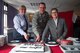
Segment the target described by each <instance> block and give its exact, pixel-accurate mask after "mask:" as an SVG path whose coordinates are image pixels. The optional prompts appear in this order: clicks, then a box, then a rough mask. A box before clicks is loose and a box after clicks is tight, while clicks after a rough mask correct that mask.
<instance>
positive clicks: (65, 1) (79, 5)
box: [4, 0, 80, 12]
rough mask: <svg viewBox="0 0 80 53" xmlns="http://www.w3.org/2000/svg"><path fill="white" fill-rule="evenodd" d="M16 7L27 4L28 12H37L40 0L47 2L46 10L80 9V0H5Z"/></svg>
mask: <svg viewBox="0 0 80 53" xmlns="http://www.w3.org/2000/svg"><path fill="white" fill-rule="evenodd" d="M4 1H5V2H7V3H9V4H10V5H12V6H13V7H15V8H16V9H17V8H18V7H19V6H20V5H25V6H26V7H27V11H28V12H36V11H37V10H38V4H39V2H45V3H46V10H47V11H48V12H49V11H50V9H51V8H53V7H56V8H58V10H59V11H60V12H62V11H70V10H75V9H80V0H4Z"/></svg>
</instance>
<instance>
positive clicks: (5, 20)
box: [3, 3, 8, 35]
mask: <svg viewBox="0 0 80 53" xmlns="http://www.w3.org/2000/svg"><path fill="white" fill-rule="evenodd" d="M7 12H8V9H7V5H6V4H5V3H4V14H3V15H4V35H7Z"/></svg>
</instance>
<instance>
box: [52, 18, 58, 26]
mask: <svg viewBox="0 0 80 53" xmlns="http://www.w3.org/2000/svg"><path fill="white" fill-rule="evenodd" d="M53 20H54V22H55V25H56V27H57V22H58V18H56V19H53Z"/></svg>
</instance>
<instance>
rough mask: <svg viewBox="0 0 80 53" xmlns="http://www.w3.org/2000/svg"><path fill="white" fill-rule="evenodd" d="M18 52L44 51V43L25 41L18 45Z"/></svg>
mask: <svg viewBox="0 0 80 53" xmlns="http://www.w3.org/2000/svg"><path fill="white" fill-rule="evenodd" d="M16 52H41V53H42V52H43V53H44V45H43V44H40V43H23V44H21V45H19V46H18V48H17V49H16Z"/></svg>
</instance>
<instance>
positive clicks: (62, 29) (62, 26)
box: [42, 18, 67, 41]
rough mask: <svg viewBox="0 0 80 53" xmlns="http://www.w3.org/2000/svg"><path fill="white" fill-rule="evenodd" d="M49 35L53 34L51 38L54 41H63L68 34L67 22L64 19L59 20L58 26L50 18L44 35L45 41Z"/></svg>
mask: <svg viewBox="0 0 80 53" xmlns="http://www.w3.org/2000/svg"><path fill="white" fill-rule="evenodd" d="M48 33H50V34H51V35H50V36H51V38H52V39H53V40H57V39H63V38H64V37H65V36H66V34H67V26H66V23H65V20H64V19H62V18H58V22H57V26H56V25H55V22H54V20H53V19H52V18H50V19H49V20H48V23H47V25H46V28H45V30H44V32H43V35H42V40H43V41H44V39H45V36H46V35H47V34H48Z"/></svg>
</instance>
